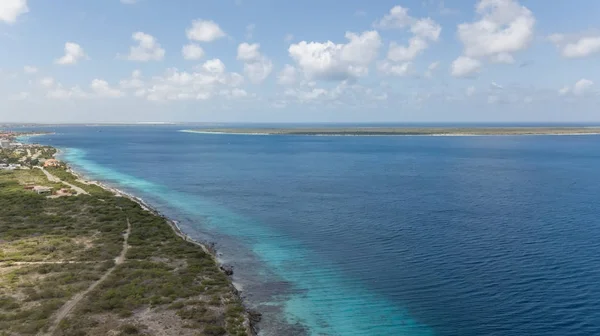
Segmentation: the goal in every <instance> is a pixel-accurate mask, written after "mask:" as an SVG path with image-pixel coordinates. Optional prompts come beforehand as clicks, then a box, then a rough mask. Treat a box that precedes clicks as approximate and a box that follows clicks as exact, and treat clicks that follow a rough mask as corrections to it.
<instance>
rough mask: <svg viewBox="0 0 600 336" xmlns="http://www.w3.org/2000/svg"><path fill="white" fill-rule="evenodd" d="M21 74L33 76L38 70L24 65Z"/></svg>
mask: <svg viewBox="0 0 600 336" xmlns="http://www.w3.org/2000/svg"><path fill="white" fill-rule="evenodd" d="M23 72H25V73H26V74H34V73H37V72H38V68H36V67H34V66H30V65H26V66H24V67H23Z"/></svg>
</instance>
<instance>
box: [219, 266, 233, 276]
mask: <svg viewBox="0 0 600 336" xmlns="http://www.w3.org/2000/svg"><path fill="white" fill-rule="evenodd" d="M220 268H221V271H223V272H224V273H225V275H233V266H226V265H223V266H221V267H220Z"/></svg>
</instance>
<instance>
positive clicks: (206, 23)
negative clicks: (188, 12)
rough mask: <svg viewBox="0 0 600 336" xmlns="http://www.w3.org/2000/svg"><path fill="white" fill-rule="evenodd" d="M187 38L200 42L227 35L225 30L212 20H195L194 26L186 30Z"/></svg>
mask: <svg viewBox="0 0 600 336" xmlns="http://www.w3.org/2000/svg"><path fill="white" fill-rule="evenodd" d="M186 35H187V38H188V39H190V40H192V41H198V42H212V41H215V40H218V39H220V38H222V37H225V36H226V34H225V32H224V31H223V30H222V29H221V27H219V25H218V24H216V23H215V22H214V21H210V20H194V21H193V22H192V26H191V27H190V28H188V29H187V30H186Z"/></svg>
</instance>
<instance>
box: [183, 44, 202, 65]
mask: <svg viewBox="0 0 600 336" xmlns="http://www.w3.org/2000/svg"><path fill="white" fill-rule="evenodd" d="M181 54H182V55H183V58H184V59H186V60H190V61H196V60H199V59H201V58H202V57H204V49H202V48H201V47H200V46H199V45H197V44H195V43H190V44H186V45H184V46H183V48H181Z"/></svg>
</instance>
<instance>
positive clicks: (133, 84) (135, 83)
mask: <svg viewBox="0 0 600 336" xmlns="http://www.w3.org/2000/svg"><path fill="white" fill-rule="evenodd" d="M119 87H121V88H122V89H140V88H143V87H144V81H143V80H142V72H141V71H140V70H134V71H133V72H132V73H131V78H128V79H123V80H121V81H120V82H119Z"/></svg>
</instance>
